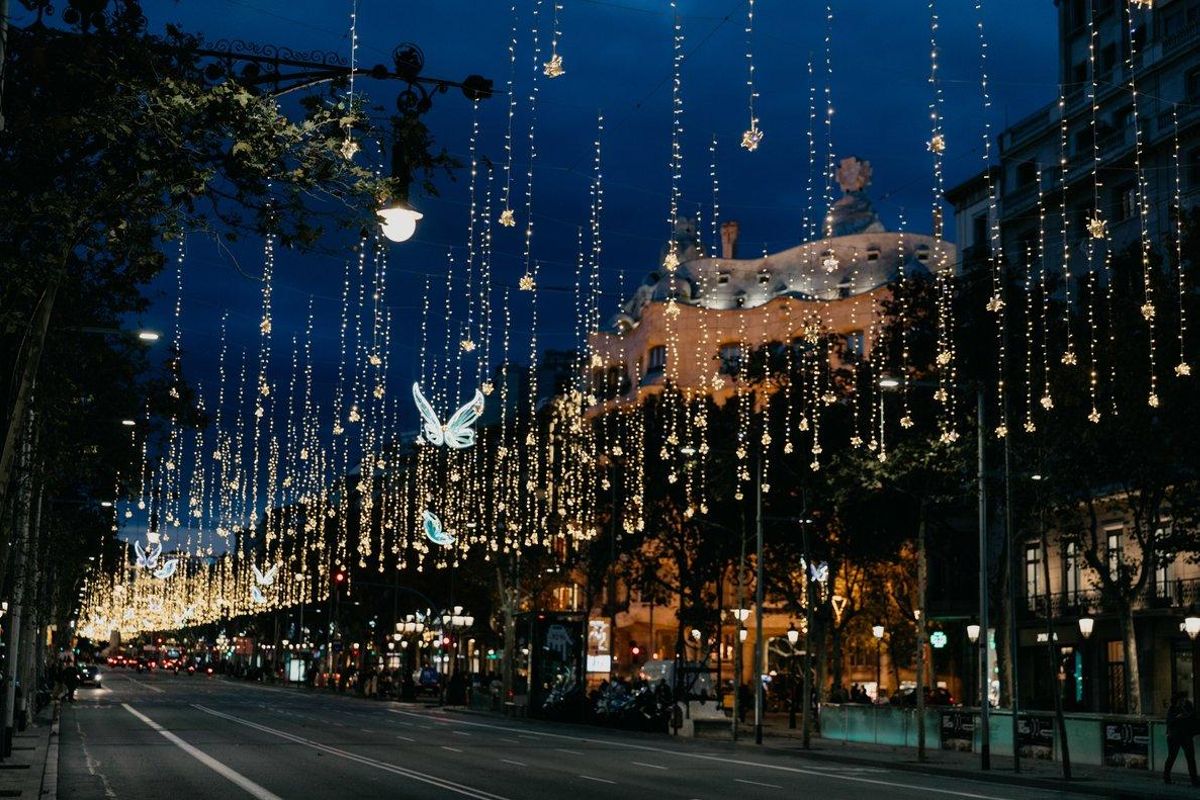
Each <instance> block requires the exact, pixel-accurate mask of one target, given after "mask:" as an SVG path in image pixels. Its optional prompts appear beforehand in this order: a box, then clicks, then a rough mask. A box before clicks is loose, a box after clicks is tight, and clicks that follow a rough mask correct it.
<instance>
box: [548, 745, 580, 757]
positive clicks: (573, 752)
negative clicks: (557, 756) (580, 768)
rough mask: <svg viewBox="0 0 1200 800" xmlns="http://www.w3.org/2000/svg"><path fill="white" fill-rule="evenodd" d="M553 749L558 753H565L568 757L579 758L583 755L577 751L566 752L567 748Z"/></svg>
mask: <svg viewBox="0 0 1200 800" xmlns="http://www.w3.org/2000/svg"><path fill="white" fill-rule="evenodd" d="M554 749H555V750H557V751H558V752H560V753H566V754H567V755H569V756H581V755H583V753H581V752H580V751H578V750H568V749H567V748H565V747H556V748H554Z"/></svg>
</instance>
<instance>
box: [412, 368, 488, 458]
mask: <svg viewBox="0 0 1200 800" xmlns="http://www.w3.org/2000/svg"><path fill="white" fill-rule="evenodd" d="M413 400H414V401H415V402H416V404H417V411H420V412H421V421H422V423H423V425H422V436H419V437H417V438H418V440H422V439H423V440H424V441H426V442H429V443H430V444H432V445H434V446H435V447H438V446H441V445H443V444H444V445H446V446H447V447H449V448H450V449H451V450H462V449H463V448H466V447H470V446H471V445H473V444H475V431H474V429H472V428H471V426H472V425H474V424H475V420H477V419H479V415H480V414H482V413H483V392H481V391H479V390H478V389H476V390H475V396H474V397H473V398H471V402H469V403H467V404H466V405H465V406H463V407H462V408H460V409H458V411H455V412H454V415H453V416H452V417H450V421H449V422H447V423H446V424H445V425H443V424H442V422H441V420H440V419H438V415H437V413H436V412H435V411H434V410H433V406H431V405H430V404H429V401H428V400H426V399H425V395H423V394H421V384H419V383H414V384H413Z"/></svg>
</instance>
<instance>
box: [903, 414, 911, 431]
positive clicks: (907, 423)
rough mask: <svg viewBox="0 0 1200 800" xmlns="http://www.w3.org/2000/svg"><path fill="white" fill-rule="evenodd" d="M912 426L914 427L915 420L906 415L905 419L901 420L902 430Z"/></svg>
mask: <svg viewBox="0 0 1200 800" xmlns="http://www.w3.org/2000/svg"><path fill="white" fill-rule="evenodd" d="M912 426H913V418H912V417H910V416H909V415H908V414H905V415H904V416H903V417H901V418H900V427H901V428H911V427H912Z"/></svg>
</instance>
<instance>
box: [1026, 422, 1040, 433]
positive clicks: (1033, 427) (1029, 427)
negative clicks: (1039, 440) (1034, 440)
mask: <svg viewBox="0 0 1200 800" xmlns="http://www.w3.org/2000/svg"><path fill="white" fill-rule="evenodd" d="M1025 432H1026V433H1036V432H1037V424H1036V423H1035V422H1034V421H1033V420H1031V419H1027V420H1025Z"/></svg>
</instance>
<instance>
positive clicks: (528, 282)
mask: <svg viewBox="0 0 1200 800" xmlns="http://www.w3.org/2000/svg"><path fill="white" fill-rule="evenodd" d="M517 288H518V289H520V290H521V291H522V292H532V291H533V290H534V289H536V288H537V283H536V282H535V281H534V280H533V276H532V275H530V274H529V273H528V272H526V273H525V274H524V275H522V276H521V280H519V281H517Z"/></svg>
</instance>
